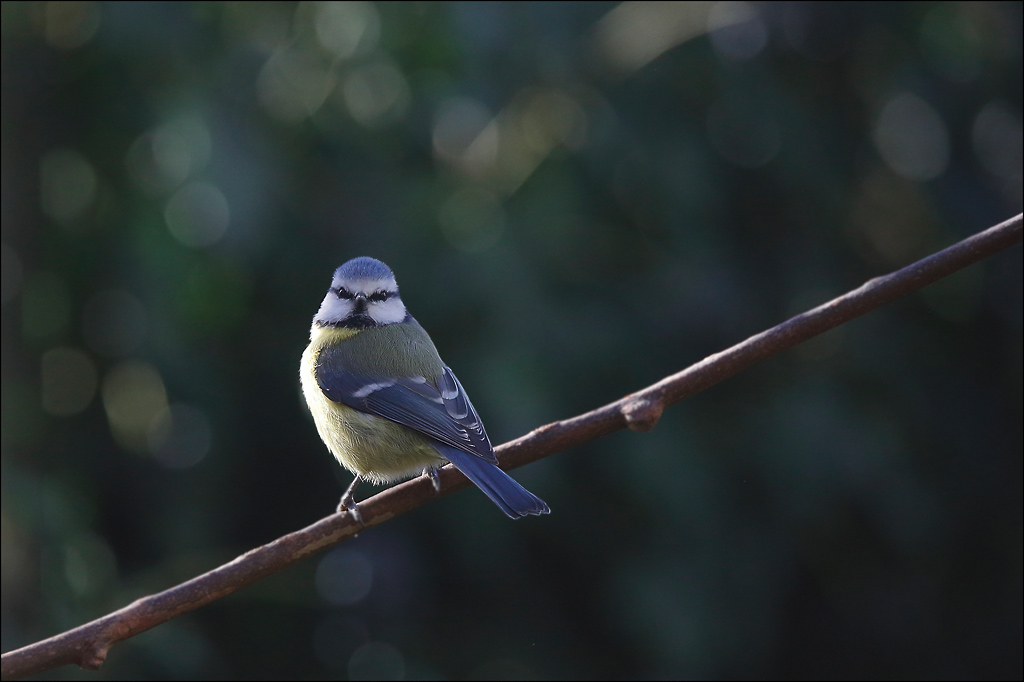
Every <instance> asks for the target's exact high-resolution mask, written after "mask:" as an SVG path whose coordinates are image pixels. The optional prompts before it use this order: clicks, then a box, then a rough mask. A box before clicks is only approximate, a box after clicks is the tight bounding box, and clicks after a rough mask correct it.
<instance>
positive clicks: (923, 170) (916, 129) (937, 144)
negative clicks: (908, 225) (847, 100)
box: [874, 92, 949, 182]
mask: <svg viewBox="0 0 1024 682" xmlns="http://www.w3.org/2000/svg"><path fill="white" fill-rule="evenodd" d="M874 137H875V145H876V146H877V147H878V151H879V153H880V154H881V155H882V158H883V159H885V162H886V163H887V164H889V167H890V168H892V170H893V171H894V172H895V173H896V174H898V175H900V176H902V177H904V178H906V179H907V180H914V181H917V182H923V181H925V180H932V179H934V178H937V177H938V176H940V175H942V173H943V172H944V171H945V170H946V166H947V165H948V163H949V133H948V132H947V131H946V124H945V123H943V121H942V118H941V117H940V116H939V114H938V113H937V112H936V111H935V109H933V108H932V107H931V105H929V104H928V103H927V102H925V101H924V100H923V99H921V98H920V97H918V96H917V95H914V94H911V93H909V92H905V93H902V94H900V95H897V96H895V97H893V98H892V99H891V100H889V102H888V103H886V105H885V107H884V108H883V109H882V113H881V115H880V116H879V117H878V123H877V124H876V125H875V131H874Z"/></svg>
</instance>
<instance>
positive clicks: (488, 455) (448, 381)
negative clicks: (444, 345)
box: [316, 346, 498, 464]
mask: <svg viewBox="0 0 1024 682" xmlns="http://www.w3.org/2000/svg"><path fill="white" fill-rule="evenodd" d="M345 364H346V363H345V358H344V355H343V351H341V350H339V347H338V346H334V347H327V348H325V349H323V350H322V351H321V353H320V356H319V357H318V358H317V366H316V382H317V384H319V386H320V390H322V391H323V392H324V395H326V396H327V397H328V398H330V399H331V400H333V401H334V402H338V403H342V404H344V405H348V406H349V407H351V408H352V409H355V410H359V411H361V412H367V413H369V414H372V415H376V416H378V417H383V418H384V419H388V420H390V421H393V422H396V423H398V424H401V425H403V426H407V427H409V428H410V429H413V430H414V431H418V432H419V433H422V434H423V435H425V436H429V437H431V438H434V439H435V440H438V441H440V442H441V443H444V444H445V445H449V446H451V447H453V448H456V449H458V450H461V451H462V452H468V453H469V454H471V455H476V456H477V457H480V458H482V459H484V460H486V461H488V462H491V463H494V464H496V463H497V461H498V460H497V458H496V457H495V456H494V449H493V448H492V447H491V441H490V439H489V438H488V437H487V432H486V431H485V430H484V425H483V423H482V422H481V421H480V416H479V415H478V414H477V412H476V409H475V408H474V407H473V403H471V402H470V401H469V397H468V396H467V395H466V391H465V389H463V388H462V384H460V383H459V380H458V379H457V378H455V374H454V373H452V371H451V370H450V369H449V368H448V367H445V366H443V370H442V372H441V374H440V375H439V376H436V377H423V376H414V377H379V376H366V375H360V374H356V373H353V372H350V371H348V370H346V369H345Z"/></svg>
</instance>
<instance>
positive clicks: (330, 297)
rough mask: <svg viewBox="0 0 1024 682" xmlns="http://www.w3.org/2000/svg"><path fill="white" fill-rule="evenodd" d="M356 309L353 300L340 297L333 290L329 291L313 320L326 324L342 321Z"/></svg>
mask: <svg viewBox="0 0 1024 682" xmlns="http://www.w3.org/2000/svg"><path fill="white" fill-rule="evenodd" d="M354 309H355V304H354V303H353V302H352V301H351V300H346V299H344V298H338V295H337V294H335V293H334V292H333V291H328V292H327V295H326V296H324V301H323V303H321V304H320V310H318V311H317V313H316V317H314V318H313V320H314V321H315V322H322V323H324V324H332V323H336V322H341V321H342V320H344V319H345V318H346V317H348V316H349V315H351V314H352V311H353V310H354Z"/></svg>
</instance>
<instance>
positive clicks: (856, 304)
mask: <svg viewBox="0 0 1024 682" xmlns="http://www.w3.org/2000/svg"><path fill="white" fill-rule="evenodd" d="M1021 225H1022V217H1021V216H1020V215H1018V216H1017V217H1015V218H1011V219H1010V220H1007V221H1006V222H1004V223H1002V224H1000V225H996V226H995V227H991V228H989V229H987V230H985V231H984V232H980V233H978V234H976V235H974V236H973V237H969V238H967V239H965V240H963V241H962V242H958V243H957V244H954V245H953V246H950V247H949V248H947V249H944V250H942V251H939V252H938V253H935V254H933V255H931V256H929V257H927V258H924V259H923V260H920V261H917V262H916V263H914V264H912V265H909V266H907V267H905V268H903V269H902V270H898V271H896V272H894V273H892V274H890V275H886V276H884V277H879V278H877V279H873V280H870V281H869V282H867V283H865V284H864V285H863V286H861V287H859V288H857V289H855V290H853V291H851V292H849V293H847V294H844V295H843V296H840V297H839V298H836V299H833V300H831V301H829V302H828V303H825V304H823V305H820V306H818V307H817V308H814V309H813V310H809V311H807V312H806V313H802V314H800V315H797V316H796V317H793V318H791V319H789V320H787V321H785V322H783V323H782V324H780V325H777V326H775V327H772V328H771V329H769V330H767V331H764V332H762V333H760V334H758V335H756V336H752V337H750V338H749V339H747V340H746V341H743V342H742V343H738V344H736V345H735V346H733V347H732V348H729V349H727V350H724V351H722V352H721V353H716V354H715V355H711V356H709V357H707V358H704V359H703V360H701V361H700V362H698V363H697V364H695V365H692V366H691V367H688V368H687V369H685V370H683V371H682V372H679V373H678V374H674V375H672V376H670V377H667V378H665V379H663V380H661V381H659V382H658V383H656V384H654V385H652V386H649V387H647V388H645V389H643V390H641V391H638V392H636V393H633V394H631V395H628V396H626V397H625V398H622V399H621V400H617V401H616V402H614V403H610V404H608V405H605V406H604V407H600V408H598V409H596V410H594V411H592V412H588V413H586V414H582V415H579V416H577V417H573V418H571V419H566V420H564V421H560V422H554V423H552V424H547V425H546V426H542V427H540V428H538V429H535V430H533V431H531V432H530V433H528V434H526V435H525V436H522V437H521V438H517V439H516V440H513V441H510V442H508V443H505V444H503V445H501V446H499V447H498V448H496V452H497V454H498V457H499V458H500V459H501V462H502V465H503V466H504V467H505V468H509V469H511V468H515V467H518V466H522V465H523V464H527V463H529V462H532V461H535V460H538V459H541V458H543V457H547V456H548V455H551V454H553V453H555V452H561V451H562V450H566V449H568V448H571V447H574V446H577V445H581V444H583V443H586V442H588V441H591V440H594V439H595V438H599V437H601V436H603V435H606V434H608V433H611V432H612V431H617V430H619V429H622V428H630V429H632V430H634V431H648V430H650V429H652V428H654V426H655V425H656V424H657V422H658V419H659V417H660V416H661V413H662V411H663V410H664V409H665V407H667V406H669V405H671V404H673V403H676V402H679V401H680V400H682V399H684V398H687V397H689V396H691V395H693V394H695V393H697V392H699V391H702V390H704V389H706V388H708V387H710V386H713V385H714V384H717V383H718V382H720V381H722V380H724V379H727V378H729V377H731V376H732V375H734V374H736V373H737V372H740V371H742V370H744V369H746V368H747V367H749V366H751V365H753V364H754V363H755V362H758V361H760V360H763V359H764V358H767V357H769V356H771V355H774V354H775V353H778V352H780V351H783V350H786V349H788V348H792V347H793V346H795V345H797V344H799V343H801V342H803V341H806V340H807V339H809V338H811V337H812V336H816V335H817V334H821V333H822V332H825V331H828V330H829V329H832V328H834V327H837V326H839V325H840V324H843V323H844V322H848V321H849V320H852V319H853V318H855V317H858V316H860V315H863V314H864V313H866V312H868V311H870V310H874V309H875V308H878V307H879V306H882V305H884V304H886V303H889V302H890V301H893V300H895V299H896V298H899V297H900V296H904V295H906V294H908V293H910V292H913V291H916V290H917V289H920V288H922V287H924V286H926V285H928V284H931V283H932V282H935V281H936V280H938V279H941V278H942V277H945V276H947V275H949V274H951V273H953V272H956V271H957V270H960V269H962V268H965V267H967V266H968V265H971V264H973V263H976V262H978V261H980V260H982V259H984V258H987V257H988V256H991V255H993V254H994V253H996V252H998V251H1000V250H1002V249H1005V248H1007V247H1009V246H1012V245H1013V244H1016V243H1017V242H1019V241H1021ZM440 477H441V495H447V494H448V493H451V492H454V491H456V490H459V489H461V488H465V487H466V486H467V485H469V482H468V481H467V480H466V478H465V477H464V476H462V474H461V473H459V472H458V471H457V470H455V469H454V468H452V467H450V466H448V467H445V468H444V469H442V470H441V472H440ZM436 497H437V494H436V493H435V492H434V489H433V486H432V485H431V483H430V482H429V481H428V480H426V479H425V477H419V478H416V479H413V480H411V481H406V482H405V483H402V484H399V485H396V486H393V487H391V488H388V489H387V490H385V491H383V492H381V493H379V494H377V495H374V496H373V497H371V498H369V499H367V500H365V501H363V502H361V503H360V505H359V509H360V511H361V512H362V516H363V521H364V522H365V524H366V527H367V528H369V527H372V526H376V525H378V524H381V523H384V522H385V521H387V520H389V519H391V518H393V517H395V516H398V515H399V514H403V513H405V512H407V511H409V510H411V509H415V508H416V507H419V506H422V505H424V504H426V503H428V502H430V501H431V500H433V499H435V498H436ZM358 530H359V527H358V525H357V524H356V523H355V522H354V521H353V520H352V517H351V516H350V515H348V514H335V515H333V516H329V517H327V518H324V519H321V520H320V521H317V522H316V523H314V524H313V525H311V526H308V527H307V528H303V529H302V530H300V531H296V532H294V533H290V534H289V535H285V536H284V537H281V538H279V539H278V540H275V541H274V542H271V543H269V544H267V545H264V546H262V547H257V548H256V549H253V550H251V551H249V552H246V553H245V554H243V555H242V556H240V557H238V558H236V559H235V560H234V561H231V562H230V563H227V564H224V565H223V566H220V567H218V568H215V569H213V570H212V571H209V572H208V573H204V574H203V575H200V576H197V577H195V578H193V579H192V580H189V581H188V582H185V583H182V584H181V585H177V586H175V587H172V588H170V589H168V590H164V591H163V592H160V593H159V594H155V595H151V596H148V597H143V598H142V599H139V600H138V601H135V602H133V603H131V604H129V605H128V606H126V607H124V608H123V609H120V610H119V611H115V612H114V613H111V614H109V615H107V616H104V617H102V618H99V619H98V620H94V621H92V622H91V623H86V624H85V625H81V626H79V627H77V628H75V629H73V630H69V631H67V632H65V633H62V634H59V635H56V636H54V637H51V638H49V639H47V640H44V641H42V642H37V643H35V644H31V645H29V646H26V647H23V648H21V649H18V650H16V651H11V652H9V653H6V654H4V655H3V658H2V667H0V675H2V678H3V679H5V680H8V679H18V678H21V677H26V676H29V675H35V674H38V673H41V672H45V671H47V670H51V669H53V668H56V667H58V666H61V665H69V664H77V665H79V666H81V667H83V668H89V669H96V668H98V667H99V666H100V664H102V663H103V661H104V659H105V658H106V656H107V652H108V651H109V650H110V648H111V647H112V646H113V645H114V644H117V643H118V642H120V641H123V640H125V639H128V638H129V637H132V636H134V635H137V634H138V633H140V632H143V631H145V630H148V629H149V628H151V627H154V626H156V625H159V624H160V623H163V622H165V621H168V620H170V619H171V618H174V617H176V616H179V615H181V614H183V613H186V612H188V611H191V610H193V609H196V608H199V607H200V606H203V605H204V604H208V603H210V602H211V601H214V600H215V599H220V598H221V597H224V596H227V595H229V594H231V593H232V592H234V591H235V590H238V589H239V588H242V587H245V586H246V585H249V584H251V583H254V582H256V581H257V580H260V579H262V578H264V577H266V576H268V575H270V574H271V573H275V572H277V571H280V570H282V569H284V568H286V567H288V566H291V565H292V564H294V563H295V562H297V561H300V560H301V559H303V558H305V557H307V556H309V555H310V554H313V553H315V552H318V551H320V550H322V549H325V548H327V547H330V546H332V545H335V544H338V543H340V542H343V541H344V540H347V539H348V538H350V537H352V536H354V535H355V534H356V532H357V531H358Z"/></svg>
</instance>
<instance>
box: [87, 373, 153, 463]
mask: <svg viewBox="0 0 1024 682" xmlns="http://www.w3.org/2000/svg"><path fill="white" fill-rule="evenodd" d="M102 393H103V407H104V409H105V410H106V412H107V421H109V422H110V430H111V432H112V433H113V434H114V438H115V440H117V442H118V444H119V445H120V446H121V447H122V448H124V449H125V450H128V451H130V452H137V453H143V452H145V451H146V450H147V449H148V445H149V430H150V427H151V426H152V424H153V420H154V419H155V418H156V417H157V415H159V414H160V413H161V412H163V411H164V410H166V409H167V392H166V390H165V389H164V381H163V379H162V378H160V373H159V372H158V371H157V370H156V368H155V367H153V366H152V365H150V364H148V363H145V362H138V361H131V360H130V361H126V362H123V363H121V364H119V365H118V366H117V367H115V368H114V369H112V370H110V372H108V373H107V376H106V377H105V378H104V380H103V389H102Z"/></svg>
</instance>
